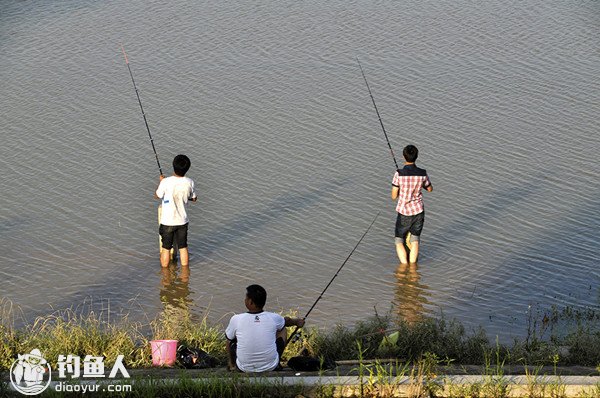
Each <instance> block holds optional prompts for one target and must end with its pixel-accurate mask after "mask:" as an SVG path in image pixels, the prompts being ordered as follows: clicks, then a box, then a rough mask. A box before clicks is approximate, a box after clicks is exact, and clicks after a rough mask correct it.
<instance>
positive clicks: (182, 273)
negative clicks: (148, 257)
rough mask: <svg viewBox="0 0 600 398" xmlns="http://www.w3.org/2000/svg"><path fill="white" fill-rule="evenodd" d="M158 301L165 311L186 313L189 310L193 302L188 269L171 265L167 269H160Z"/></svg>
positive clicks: (187, 267)
mask: <svg viewBox="0 0 600 398" xmlns="http://www.w3.org/2000/svg"><path fill="white" fill-rule="evenodd" d="M160 272H161V273H162V277H161V281H160V301H161V302H162V303H163V305H164V307H165V310H168V309H171V310H179V311H187V310H188V309H189V308H191V305H192V303H193V300H192V298H191V291H190V286H189V282H190V267H189V266H181V267H180V269H178V267H177V264H174V263H171V264H169V266H168V267H164V268H162V267H161V270H160Z"/></svg>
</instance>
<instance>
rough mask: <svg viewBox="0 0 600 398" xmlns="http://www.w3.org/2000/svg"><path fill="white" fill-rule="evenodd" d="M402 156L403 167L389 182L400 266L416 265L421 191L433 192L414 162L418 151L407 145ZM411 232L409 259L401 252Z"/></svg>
mask: <svg viewBox="0 0 600 398" xmlns="http://www.w3.org/2000/svg"><path fill="white" fill-rule="evenodd" d="M402 154H403V155H404V160H405V162H404V167H403V168H402V169H398V170H397V171H396V174H394V179H393V181H392V200H396V199H397V200H398V204H397V205H396V211H397V212H398V217H397V218H396V239H395V242H396V253H397V254H398V258H399V259H400V263H402V264H406V263H408V262H409V260H410V263H411V264H415V263H416V262H417V258H418V256H419V240H420V237H421V231H422V230H423V222H424V221H425V209H424V207H423V194H422V188H425V189H426V190H427V191H429V192H431V191H433V186H432V185H431V181H429V177H428V176H427V171H425V169H421V168H419V167H417V165H416V164H415V161H416V160H417V157H418V156H419V150H418V149H417V147H415V146H414V145H407V146H406V147H405V148H404V150H403V151H402ZM409 232H410V247H411V249H410V259H408V258H407V257H408V256H407V254H406V249H405V248H404V239H405V237H406V234H407V233H409Z"/></svg>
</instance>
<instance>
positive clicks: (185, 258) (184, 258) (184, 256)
mask: <svg viewBox="0 0 600 398" xmlns="http://www.w3.org/2000/svg"><path fill="white" fill-rule="evenodd" d="M179 258H180V260H181V265H182V266H183V267H187V266H188V265H189V261H190V260H189V254H188V249H187V247H184V248H180V249H179Z"/></svg>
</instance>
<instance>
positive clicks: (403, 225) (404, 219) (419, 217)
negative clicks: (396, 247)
mask: <svg viewBox="0 0 600 398" xmlns="http://www.w3.org/2000/svg"><path fill="white" fill-rule="evenodd" d="M424 221H425V212H424V211H422V212H421V213H419V214H415V215H414V216H405V215H403V214H400V213H398V218H396V238H401V239H404V236H406V234H407V233H408V232H410V234H411V235H413V236H421V231H422V230H423V222H424Z"/></svg>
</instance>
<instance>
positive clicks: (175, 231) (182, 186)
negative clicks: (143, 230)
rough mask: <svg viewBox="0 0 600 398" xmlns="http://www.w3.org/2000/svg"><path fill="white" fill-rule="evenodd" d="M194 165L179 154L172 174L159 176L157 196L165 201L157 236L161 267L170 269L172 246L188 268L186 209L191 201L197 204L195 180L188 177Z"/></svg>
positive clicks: (182, 263) (182, 264) (174, 162)
mask: <svg viewBox="0 0 600 398" xmlns="http://www.w3.org/2000/svg"><path fill="white" fill-rule="evenodd" d="M191 165H192V163H191V162H190V159H189V158H188V157H187V156H185V155H177V156H175V158H174V159H173V175H172V176H170V177H167V178H165V176H163V175H161V176H160V183H159V185H158V188H157V189H156V193H155V194H154V196H155V197H156V198H158V199H161V200H162V213H161V216H160V226H159V228H158V233H159V234H160V237H161V239H162V248H161V250H160V265H161V266H162V267H168V266H169V262H170V261H171V249H172V248H173V243H175V244H176V245H177V248H178V249H179V257H180V258H181V266H182V267H187V266H188V265H189V254H188V249H187V232H188V222H189V220H188V216H187V213H186V211H185V206H186V205H187V203H188V201H190V200H191V201H192V202H195V201H196V199H197V198H196V192H194V181H193V180H192V179H191V178H188V177H186V176H185V173H187V171H188V170H189V169H190V166H191Z"/></svg>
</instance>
